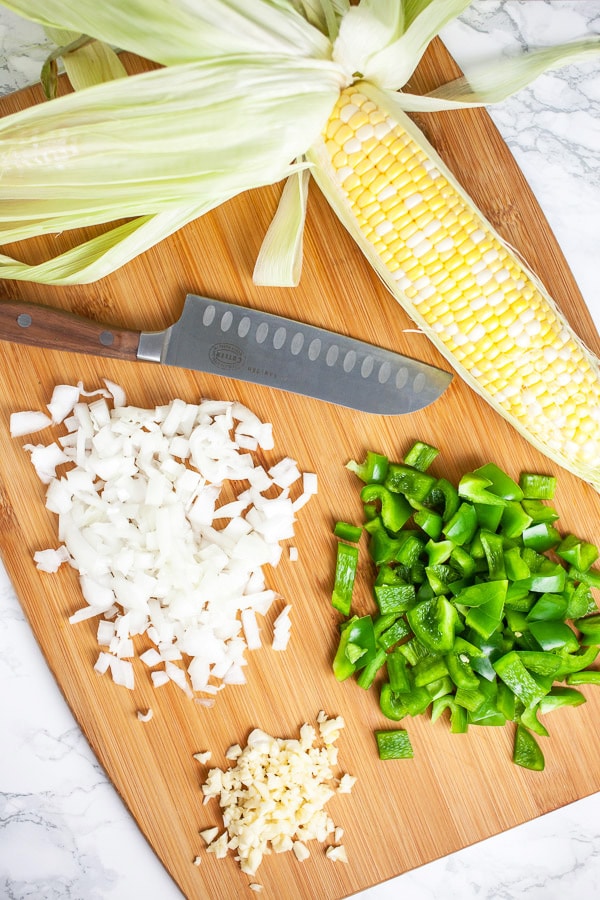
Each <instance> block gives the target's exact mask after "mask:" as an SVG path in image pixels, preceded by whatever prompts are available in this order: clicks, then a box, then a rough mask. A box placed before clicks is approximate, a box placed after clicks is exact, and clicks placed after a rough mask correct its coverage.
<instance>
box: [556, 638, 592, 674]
mask: <svg viewBox="0 0 600 900" xmlns="http://www.w3.org/2000/svg"><path fill="white" fill-rule="evenodd" d="M599 653H600V647H598V646H596V645H594V644H593V645H591V646H590V647H586V648H585V650H578V651H577V652H576V653H567V651H566V650H558V651H556V656H557V657H558V659H559V660H560V670H559V672H558V673H557V675H556V680H557V681H561V680H562V679H563V678H565V677H566V676H567V675H570V674H571V673H573V672H581V671H582V669H587V667H588V666H591V665H592V663H593V662H595V661H596V657H597V656H598V654H599Z"/></svg>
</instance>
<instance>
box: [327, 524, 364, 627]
mask: <svg viewBox="0 0 600 900" xmlns="http://www.w3.org/2000/svg"><path fill="white" fill-rule="evenodd" d="M357 566H358V547H355V546H354V545H352V544H345V543H343V542H342V541H338V545H337V557H336V563H335V579H334V584H333V592H332V594H331V603H332V606H333V607H334V608H335V609H337V610H338V611H339V612H341V613H342V615H344V616H347V615H349V614H350V607H351V606H352V594H353V591H354V582H355V580H356V570H357Z"/></svg>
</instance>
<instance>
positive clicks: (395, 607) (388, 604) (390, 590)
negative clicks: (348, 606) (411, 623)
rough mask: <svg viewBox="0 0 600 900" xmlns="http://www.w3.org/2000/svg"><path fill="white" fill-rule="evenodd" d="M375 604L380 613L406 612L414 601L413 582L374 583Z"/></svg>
mask: <svg viewBox="0 0 600 900" xmlns="http://www.w3.org/2000/svg"><path fill="white" fill-rule="evenodd" d="M373 591H374V593H375V599H376V601H377V606H378V607H379V611H380V613H381V614H382V615H387V614H388V613H396V614H400V613H403V612H406V610H407V609H410V608H411V606H414V605H415V603H416V592H415V586H414V585H413V584H376V585H374V587H373Z"/></svg>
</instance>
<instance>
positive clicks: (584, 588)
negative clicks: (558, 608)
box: [564, 581, 596, 619]
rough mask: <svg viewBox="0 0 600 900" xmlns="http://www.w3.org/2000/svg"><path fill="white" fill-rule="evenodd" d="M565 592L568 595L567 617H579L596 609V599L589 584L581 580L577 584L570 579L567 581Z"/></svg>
mask: <svg viewBox="0 0 600 900" xmlns="http://www.w3.org/2000/svg"><path fill="white" fill-rule="evenodd" d="M564 593H565V594H566V596H567V608H566V610H565V619H579V618H581V617H583V616H587V615H589V614H590V613H592V612H593V611H594V610H595V609H596V601H595V600H594V598H593V596H592V591H591V589H590V586H589V585H588V584H583V582H581V583H580V584H578V585H576V586H575V585H574V584H573V582H572V581H570V582H568V583H567V586H566V588H565V592H564Z"/></svg>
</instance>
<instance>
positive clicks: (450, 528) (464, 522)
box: [442, 503, 477, 547]
mask: <svg viewBox="0 0 600 900" xmlns="http://www.w3.org/2000/svg"><path fill="white" fill-rule="evenodd" d="M476 531H477V513H476V512H475V507H474V506H473V505H472V504H471V503H461V504H460V506H459V507H458V509H457V510H456V512H455V513H454V515H453V516H452V518H451V519H449V520H448V521H447V522H446V523H445V525H444V528H443V532H442V533H443V534H444V535H445V536H446V538H447V539H448V540H449V541H453V543H455V544H458V545H459V546H461V547H462V546H464V544H468V543H469V542H470V541H471V540H472V539H473V537H474V535H475V532H476Z"/></svg>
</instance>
